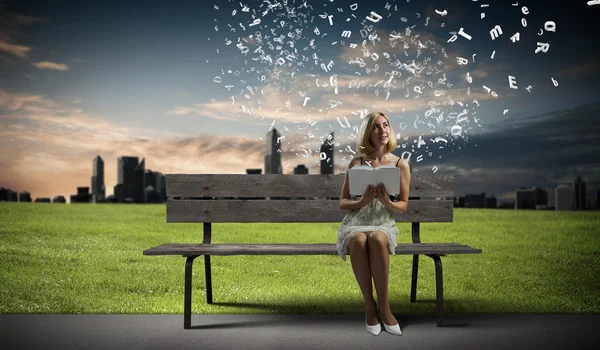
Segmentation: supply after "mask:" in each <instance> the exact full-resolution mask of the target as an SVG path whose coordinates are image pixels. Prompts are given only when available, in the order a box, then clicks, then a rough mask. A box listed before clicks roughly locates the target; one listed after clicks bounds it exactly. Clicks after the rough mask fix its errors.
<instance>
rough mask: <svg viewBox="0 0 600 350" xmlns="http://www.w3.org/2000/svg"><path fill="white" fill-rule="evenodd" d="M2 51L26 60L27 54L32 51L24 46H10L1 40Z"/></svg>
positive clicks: (0, 47)
mask: <svg viewBox="0 0 600 350" xmlns="http://www.w3.org/2000/svg"><path fill="white" fill-rule="evenodd" d="M0 50H2V51H4V52H8V53H9V54H11V55H13V56H17V57H19V58H23V59H25V58H27V53H28V52H29V51H31V48H30V47H27V46H23V45H16V44H10V43H7V42H6V41H4V40H0Z"/></svg>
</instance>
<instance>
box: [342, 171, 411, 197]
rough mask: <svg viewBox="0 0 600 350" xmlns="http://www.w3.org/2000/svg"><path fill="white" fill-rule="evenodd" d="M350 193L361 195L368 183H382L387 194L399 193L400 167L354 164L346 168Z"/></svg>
mask: <svg viewBox="0 0 600 350" xmlns="http://www.w3.org/2000/svg"><path fill="white" fill-rule="evenodd" d="M348 181H349V182H350V195H351V196H362V195H363V194H364V193H365V190H366V189H367V186H368V185H378V184H380V183H383V184H384V185H385V189H386V191H387V193H388V194H389V195H392V196H395V195H397V194H399V193H400V168H396V167H395V166H394V165H393V164H391V165H382V166H379V167H377V168H372V167H371V166H368V165H355V166H353V167H352V168H350V169H349V170H348Z"/></svg>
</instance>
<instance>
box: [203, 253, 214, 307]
mask: <svg viewBox="0 0 600 350" xmlns="http://www.w3.org/2000/svg"><path fill="white" fill-rule="evenodd" d="M204 275H205V278H206V303H208V304H212V303H213V298H212V278H211V274H210V255H205V256H204Z"/></svg>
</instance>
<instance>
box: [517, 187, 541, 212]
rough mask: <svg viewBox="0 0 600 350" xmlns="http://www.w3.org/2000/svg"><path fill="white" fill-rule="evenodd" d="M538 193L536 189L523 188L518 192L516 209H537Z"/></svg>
mask: <svg viewBox="0 0 600 350" xmlns="http://www.w3.org/2000/svg"><path fill="white" fill-rule="evenodd" d="M535 205H536V192H535V190H534V189H525V188H521V189H518V190H517V201H516V202H515V209H535Z"/></svg>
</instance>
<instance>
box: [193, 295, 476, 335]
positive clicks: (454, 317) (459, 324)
mask: <svg viewBox="0 0 600 350" xmlns="http://www.w3.org/2000/svg"><path fill="white" fill-rule="evenodd" d="M460 302H461V303H468V302H469V301H468V300H461V301H460ZM395 304H396V305H392V308H394V309H397V307H395V306H397V305H398V304H428V305H430V306H431V312H430V313H429V312H428V313H419V314H414V313H398V312H394V317H396V319H397V320H398V322H400V324H401V326H402V329H408V328H410V327H411V326H414V325H427V326H429V325H430V326H432V327H437V315H436V309H435V305H436V304H435V299H421V300H417V301H416V302H415V303H410V302H409V301H406V302H402V303H395ZM211 305H214V306H220V307H237V308H244V309H257V310H261V311H263V312H264V311H272V312H274V314H273V313H269V314H265V315H282V316H283V315H285V317H278V318H277V319H265V320H253V321H239V322H226V323H223V322H220V323H211V324H204V325H194V326H192V327H191V329H219V328H221V329H226V328H243V327H265V326H270V325H282V324H290V325H296V326H301V325H303V324H314V323H315V322H320V320H319V318H318V317H319V316H320V315H327V319H326V321H327V322H332V321H333V322H340V323H349V324H350V323H352V324H353V323H356V322H360V321H362V317H363V316H362V315H363V314H362V311H359V312H350V313H348V314H328V313H327V311H326V310H327V309H328V308H330V305H329V304H327V303H326V302H323V303H310V304H309V303H279V304H265V303H244V302H213V303H212V304H211ZM337 306H338V307H339V306H341V307H342V308H343V309H347V310H356V309H357V304H356V303H354V302H347V303H337ZM446 312H447V311H446ZM261 314H262V312H261ZM241 315H243V314H240V316H241ZM298 315H302V316H310V315H313V316H315V317H314V318H312V317H308V318H307V317H300V318H299V317H296V316H298ZM472 315H473V314H448V313H447V314H446V315H445V316H444V324H443V326H442V327H444V328H466V327H478V328H479V327H483V325H482V324H479V323H478V322H477V321H476V320H474V319H473V316H472Z"/></svg>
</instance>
